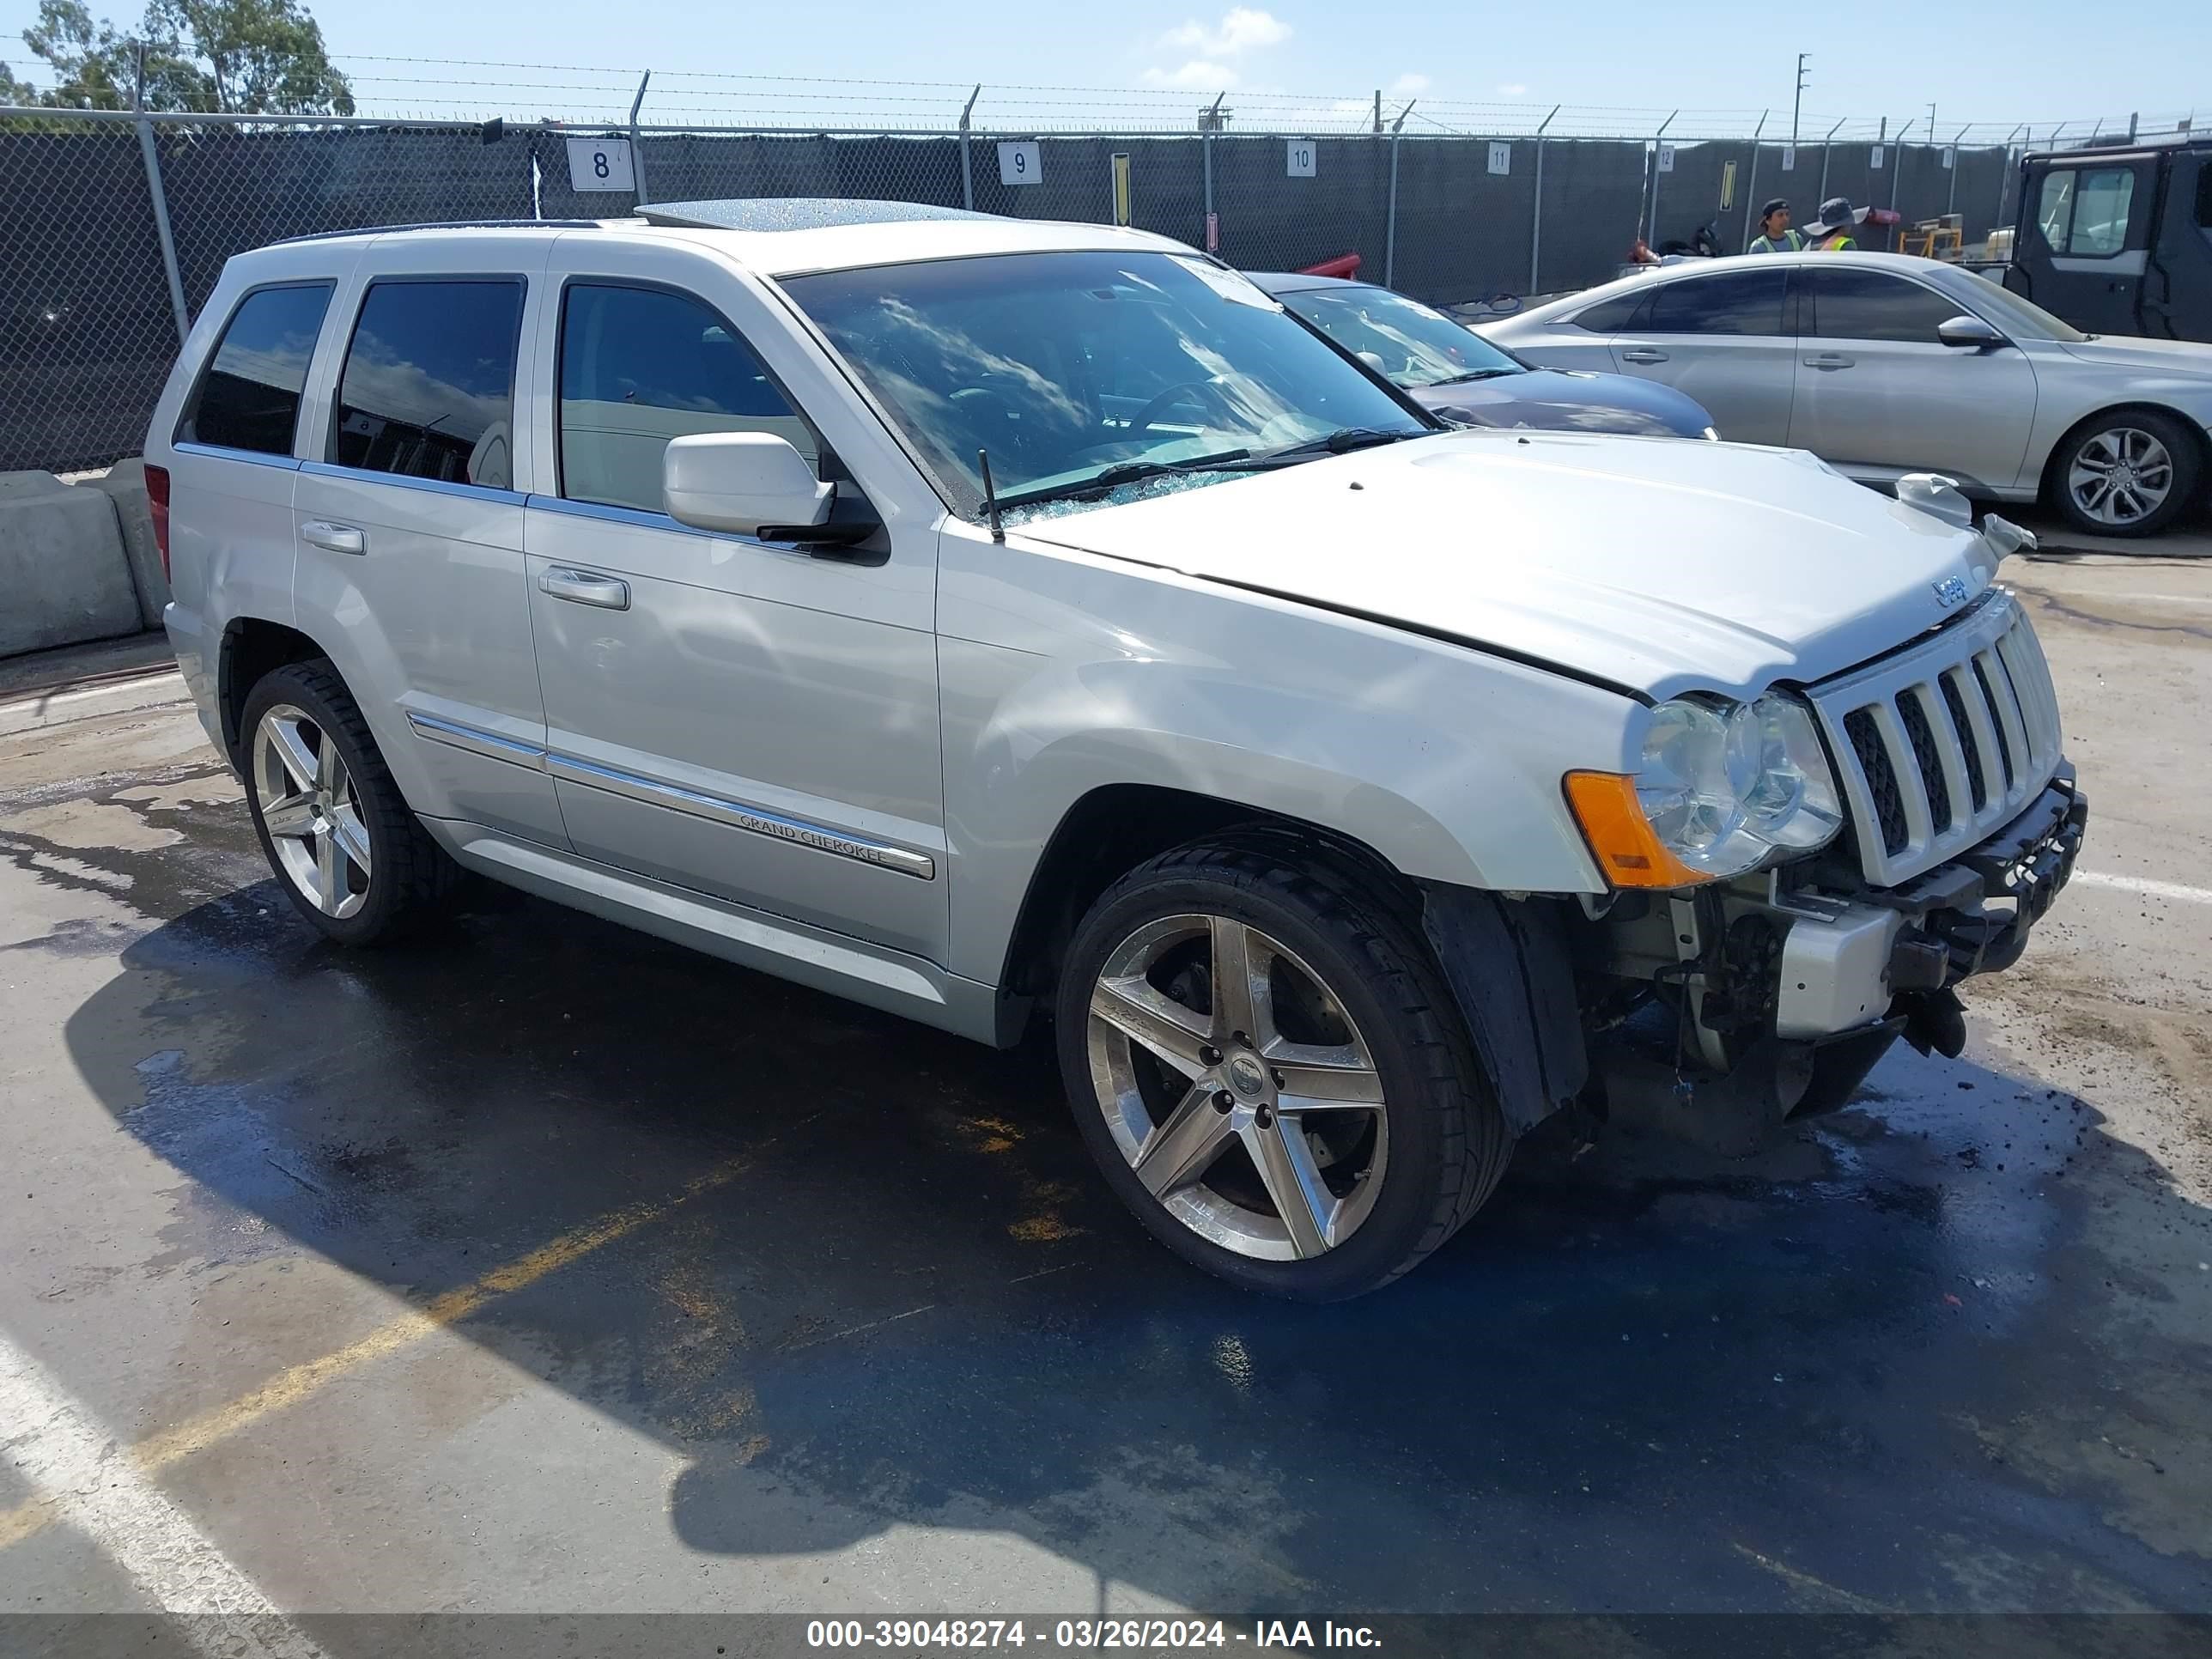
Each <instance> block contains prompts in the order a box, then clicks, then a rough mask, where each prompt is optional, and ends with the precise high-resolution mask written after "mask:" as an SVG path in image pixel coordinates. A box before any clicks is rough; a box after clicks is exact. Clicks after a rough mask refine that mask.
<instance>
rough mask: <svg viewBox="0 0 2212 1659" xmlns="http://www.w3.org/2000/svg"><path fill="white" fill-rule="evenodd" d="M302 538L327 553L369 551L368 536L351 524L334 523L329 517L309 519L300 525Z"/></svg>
mask: <svg viewBox="0 0 2212 1659" xmlns="http://www.w3.org/2000/svg"><path fill="white" fill-rule="evenodd" d="M300 539H301V541H303V542H306V543H307V544H308V545H309V546H311V547H319V548H321V549H322V550H324V551H325V552H326V553H366V552H368V537H366V536H364V535H363V534H362V532H360V531H358V530H356V529H355V528H354V527H353V526H351V525H349V524H332V523H331V521H330V520H328V519H309V520H307V522H306V523H305V524H302V525H301V526H300Z"/></svg>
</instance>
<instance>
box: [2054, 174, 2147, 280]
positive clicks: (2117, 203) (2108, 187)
mask: <svg viewBox="0 0 2212 1659" xmlns="http://www.w3.org/2000/svg"><path fill="white" fill-rule="evenodd" d="M2135 198H2136V173H2135V169H2134V168H2133V167H2088V168H2086V169H2084V170H2083V172H2082V174H2081V189H2080V191H2078V192H2076V194H2075V197H2074V233H2073V234H2072V235H2070V236H2069V237H2068V238H2067V239H2066V251H2067V252H2069V253H2070V254H2074V255H2075V256H2077V257H2080V258H2090V259H2100V258H2104V257H2106V255H2108V254H2113V253H2118V252H2119V251H2120V250H2121V249H2122V248H2124V247H2125V246H2127V245H2128V214H2129V212H2130V210H2131V209H2132V208H2133V207H2134V205H2135Z"/></svg>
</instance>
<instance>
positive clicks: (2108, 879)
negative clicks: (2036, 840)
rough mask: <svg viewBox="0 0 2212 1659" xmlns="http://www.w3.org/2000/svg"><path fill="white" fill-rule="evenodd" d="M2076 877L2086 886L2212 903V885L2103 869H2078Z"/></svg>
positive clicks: (2188, 901) (2154, 896)
mask: <svg viewBox="0 0 2212 1659" xmlns="http://www.w3.org/2000/svg"><path fill="white" fill-rule="evenodd" d="M2074 879H2075V880H2076V881H2078V882H2080V883H2081V884H2082V885H2083V886H2085V887H2111V888H2114V889H2116V890H2118V891H2120V892H2123V893H2141V894H2142V895H2143V896H2144V897H2146V898H2163V899H2179V900H2180V901H2181V902H2183V903H2185V904H2212V887H2184V886H2183V885H2182V884H2180V883H2179V882H2178V881H2152V880H2149V879H2148V878H2145V877H2142V876H2115V875H2112V874H2111V873H2109V872H2106V871H2103V870H2076V871H2075V872H2074Z"/></svg>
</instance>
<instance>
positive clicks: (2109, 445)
mask: <svg viewBox="0 0 2212 1659" xmlns="http://www.w3.org/2000/svg"><path fill="white" fill-rule="evenodd" d="M2066 488H2067V489H2068V491H2069V493H2070V494H2071V495H2073V497H2074V505H2075V506H2076V507H2080V508H2081V511H2082V512H2083V513H2085V514H2087V516H2088V517H2090V518H2092V519H2094V520H2097V522H2098V523H2100V524H2110V525H2130V524H2136V523H2140V522H2141V521H2142V520H2144V519H2147V518H2148V517H2149V516H2150V515H2151V514H2152V513H2155V512H2157V511H2158V509H2159V508H2160V507H2163V506H2165V505H2166V497H2167V496H2168V495H2171V494H2172V491H2173V457H2172V456H2171V455H2169V454H2168V453H2166V446H2165V445H2164V444H2162V443H2160V441H2158V439H2157V438H2156V437H2154V435H2151V434H2150V433H2148V432H2145V431H2144V430H2143V429H2142V428H2140V427H2133V426H2116V427H2113V428H2111V429H2110V430H2108V431H2105V432H2100V433H2098V434H2097V435H2096V436H2094V437H2093V438H2091V439H2090V440H2089V441H2087V443H2085V444H2083V445H2082V446H2081V451H2080V453H2077V454H2076V455H2075V457H2074V464H2073V465H2072V466H2070V467H2069V468H2068V469H2067V473H2066Z"/></svg>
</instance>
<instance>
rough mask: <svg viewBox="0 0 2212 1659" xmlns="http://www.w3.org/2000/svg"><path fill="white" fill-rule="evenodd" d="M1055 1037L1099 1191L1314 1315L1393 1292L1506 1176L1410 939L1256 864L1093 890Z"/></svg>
mask: <svg viewBox="0 0 2212 1659" xmlns="http://www.w3.org/2000/svg"><path fill="white" fill-rule="evenodd" d="M1056 1031H1057V1038H1058V1042H1059V1048H1060V1066H1061V1071H1062V1073H1063V1076H1064V1078H1065V1079H1066V1085H1067V1091H1068V1097H1069V1099H1070V1101H1071V1103H1073V1107H1074V1109H1075V1115H1076V1121H1077V1124H1078V1127H1079V1129H1080V1131H1081V1133H1082V1135H1083V1138H1084V1140H1085V1144H1086V1145H1087V1146H1089V1147H1090V1149H1091V1155H1092V1157H1093V1158H1096V1159H1097V1163H1098V1165H1099V1168H1100V1169H1101V1170H1102V1171H1103V1173H1104V1175H1105V1177H1106V1180H1107V1183H1108V1184H1109V1186H1111V1187H1112V1188H1114V1189H1115V1192H1116V1193H1117V1194H1119V1195H1120V1196H1121V1200H1122V1201H1123V1202H1124V1203H1126V1204H1127V1205H1128V1206H1129V1208H1130V1209H1131V1210H1132V1211H1133V1212H1134V1213H1135V1214H1136V1216H1137V1218H1138V1219H1139V1221H1141V1222H1142V1223H1143V1224H1144V1225H1145V1226H1146V1229H1147V1230H1149V1231H1151V1232H1152V1235H1153V1236H1154V1237H1157V1238H1158V1239H1159V1240H1160V1241H1161V1242H1162V1243H1164V1244H1166V1245H1167V1246H1168V1248H1169V1249H1172V1250H1174V1251H1175V1252H1176V1254H1177V1255H1181V1256H1182V1257H1183V1258H1184V1259H1185V1260H1187V1261H1191V1262H1194V1263H1195V1264H1196V1265H1198V1266H1199V1267H1204V1268H1205V1269H1206V1271H1207V1272H1209V1273H1215V1274H1218V1276H1219V1277H1221V1278H1223V1279H1228V1280H1230V1281H1231V1283H1232V1284H1236V1285H1241V1286H1243V1287H1244V1288H1247V1289H1250V1290H1257V1291H1267V1292H1269V1293H1271V1294H1273V1295H1278V1296H1285V1297H1294V1298H1297V1299H1299V1300H1303V1301H1310V1302H1329V1301H1336V1300H1340V1299H1341V1298H1343V1297H1351V1296H1357V1295H1359V1294H1361V1293H1362V1292H1364V1291H1371V1290H1374V1289H1376V1287H1377V1286H1379V1285H1384V1284H1387V1283H1389V1281H1390V1280H1391V1279H1395V1278H1396V1277H1397V1276H1398V1275H1399V1274H1401V1273H1404V1272H1406V1271H1407V1269H1408V1268H1410V1267H1413V1265H1414V1264H1415V1263H1417V1262H1419V1261H1420V1260H1421V1259H1422V1258H1423V1257H1424V1256H1426V1255H1428V1254H1429V1253H1430V1252H1431V1251H1432V1250H1434V1249H1437V1247H1438V1246H1439V1245H1441V1244H1442V1243H1443V1242H1444V1241H1445V1240H1446V1239H1448V1238H1449V1237H1451V1236H1452V1234H1453V1233H1454V1232H1455V1231H1458V1229H1459V1228H1460V1227H1461V1226H1462V1225H1463V1224H1464V1223H1465V1222H1466V1221H1467V1219H1468V1217H1469V1216H1471V1215H1473V1214H1474V1211H1475V1209H1476V1208H1477V1206H1480V1204H1481V1202H1482V1200H1484V1199H1485V1198H1486V1197H1487V1196H1488V1195H1489V1194H1490V1192H1491V1190H1492V1188H1494V1187H1495V1186H1496V1184H1497V1182H1498V1177H1499V1176H1501V1175H1502V1174H1503V1173H1504V1169H1505V1165H1506V1164H1507V1162H1508V1161H1509V1160H1510V1157H1511V1152H1512V1140H1511V1137H1510V1134H1509V1133H1508V1132H1507V1130H1506V1127H1505V1121H1504V1116H1503V1115H1502V1114H1501V1113H1500V1111H1499V1110H1498V1105H1497V1102H1496V1100H1495V1098H1494V1097H1493V1095H1492V1091H1491V1089H1490V1086H1489V1084H1488V1080H1487V1079H1486V1077H1485V1076H1484V1075H1483V1073H1482V1072H1481V1070H1480V1066H1478V1065H1477V1064H1476V1062H1475V1060H1474V1054H1473V1050H1472V1048H1471V1045H1470V1044H1469V1042H1468V1038H1467V1036H1466V1033H1465V1031H1464V1030H1463V1029H1462V1026H1461V1024H1460V1020H1459V1016H1458V1013H1457V1011H1456V1009H1455V1005H1454V1004H1453V1002H1452V1000H1451V997H1450V994H1449V990H1448V989H1447V987H1445V985H1444V983H1443V977H1442V975H1441V974H1440V973H1439V972H1438V970H1437V968H1436V966H1435V964H1434V963H1433V962H1432V961H1431V959H1430V957H1429V955H1428V952H1427V951H1426V950H1425V947H1424V946H1423V945H1421V944H1420V942H1419V938H1418V935H1416V934H1414V933H1413V932H1412V931H1411V930H1410V929H1409V928H1408V927H1407V926H1406V925H1405V924H1404V923H1403V922H1402V921H1400V920H1399V919H1398V918H1397V917H1396V916H1395V915H1393V914H1391V913H1390V912H1389V909H1388V908H1387V907H1386V906H1385V905H1383V903H1381V902H1379V901H1378V900H1377V898H1376V897H1374V896H1370V895H1369V894H1367V893H1365V892H1364V891H1361V890H1358V888H1357V886H1356V884H1352V883H1350V882H1346V881H1340V880H1337V879H1333V878H1331V877H1329V876H1328V875H1326V874H1319V873H1316V872H1313V871H1311V870H1307V869H1301V868H1297V867H1294V866H1290V865H1287V864H1285V863H1284V862H1283V861H1282V860H1281V859H1280V858H1279V856H1277V855H1276V854H1273V853H1271V852H1269V851H1267V850H1263V849H1261V848H1237V847H1218V846H1206V845H1198V846H1192V847H1187V848H1178V849H1176V851H1173V852H1170V853H1166V854H1162V855H1161V856H1160V857H1158V858H1156V859H1154V860H1151V861H1150V862H1149V863H1146V864H1144V865H1141V866H1139V867H1138V868H1137V869H1135V870H1133V871H1132V872H1130V873H1129V874H1127V876H1124V877H1123V878H1121V880H1120V881H1118V882H1116V883H1115V884H1114V885H1113V886H1112V887H1110V888H1109V889H1108V890H1107V891H1106V892H1105V893H1104V894H1103V896H1101V897H1100V898H1099V900H1098V902H1097V904H1095V905H1094V906H1092V908H1091V913H1090V914H1089V915H1087V916H1085V918H1084V920H1083V921H1082V923H1081V925H1080V926H1079V927H1078V928H1077V930H1076V933H1075V937H1074V939H1073V942H1072V943H1071V945H1070V947H1069V951H1068V955H1067V958H1066V963H1065V964H1064V966H1063V969H1062V972H1061V976H1060V993H1059V998H1058V1009H1057V1020H1056Z"/></svg>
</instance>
